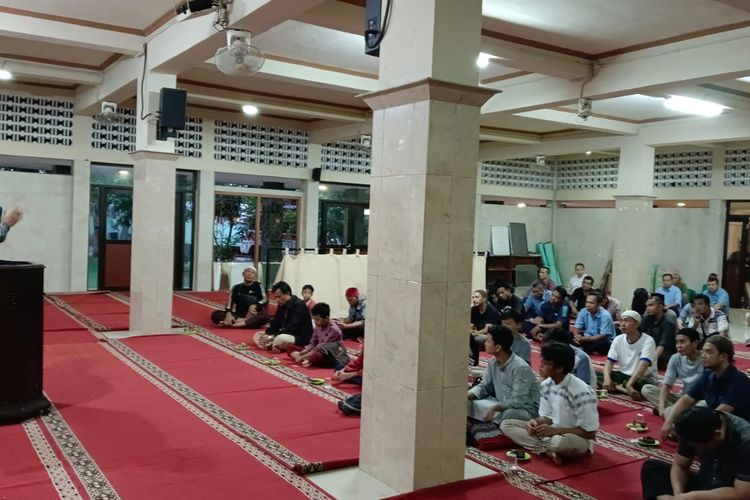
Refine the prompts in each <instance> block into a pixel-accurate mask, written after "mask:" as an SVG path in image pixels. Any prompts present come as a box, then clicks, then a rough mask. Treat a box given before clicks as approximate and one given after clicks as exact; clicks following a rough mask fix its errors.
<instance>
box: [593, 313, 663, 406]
mask: <svg viewBox="0 0 750 500" xmlns="http://www.w3.org/2000/svg"><path fill="white" fill-rule="evenodd" d="M640 324H641V315H640V314H638V313H637V312H635V311H633V310H627V311H625V312H623V313H622V320H621V321H620V328H622V331H623V334H622V335H618V336H617V337H615V340H614V341H613V342H612V346H611V347H610V348H609V353H607V362H606V363H605V364H604V373H603V374H602V387H603V388H604V389H607V390H609V391H615V390H617V391H618V392H624V393H626V394H627V395H628V396H630V397H631V398H633V399H635V400H636V401H640V400H641V399H643V398H642V396H641V388H642V387H643V386H644V385H646V384H652V385H655V384H656V344H655V343H654V339H652V338H651V337H649V336H648V335H646V334H645V333H641V331H640V330H639V329H638V327H639V326H640ZM615 364H617V367H618V370H614V365H615Z"/></svg>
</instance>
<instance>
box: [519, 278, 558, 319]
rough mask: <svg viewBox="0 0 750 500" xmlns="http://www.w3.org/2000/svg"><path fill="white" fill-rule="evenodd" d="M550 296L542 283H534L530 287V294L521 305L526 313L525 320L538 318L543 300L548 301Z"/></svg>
mask: <svg viewBox="0 0 750 500" xmlns="http://www.w3.org/2000/svg"><path fill="white" fill-rule="evenodd" d="M550 295H552V292H550V291H549V290H547V289H546V288H545V287H544V283H543V282H541V281H535V282H534V284H533V285H531V293H530V294H529V296H528V297H526V300H525V301H524V303H523V306H524V309H525V311H526V318H528V319H534V318H536V317H537V316H539V311H540V310H541V307H542V303H543V302H544V301H545V300H549V298H550Z"/></svg>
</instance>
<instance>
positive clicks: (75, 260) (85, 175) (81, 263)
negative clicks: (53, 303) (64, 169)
mask: <svg viewBox="0 0 750 500" xmlns="http://www.w3.org/2000/svg"><path fill="white" fill-rule="evenodd" d="M90 194H91V162H89V161H88V160H75V161H73V210H72V220H71V229H70V242H71V247H70V291H71V292H85V291H86V290H87V289H88V268H89V265H88V256H89V198H90Z"/></svg>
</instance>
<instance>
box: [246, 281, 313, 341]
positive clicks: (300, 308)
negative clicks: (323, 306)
mask: <svg viewBox="0 0 750 500" xmlns="http://www.w3.org/2000/svg"><path fill="white" fill-rule="evenodd" d="M271 296H272V297H273V299H275V300H276V303H277V304H278V308H277V309H276V316H274V317H273V319H272V320H271V324H270V325H268V328H267V329H266V331H265V333H264V332H258V333H256V334H255V337H254V340H255V344H256V345H257V346H258V347H260V348H263V349H272V350H273V351H274V352H281V351H284V350H286V347H287V345H289V344H293V345H296V346H299V347H304V346H306V345H307V344H309V343H310V338H311V337H312V333H313V327H312V317H311V316H310V311H309V310H308V309H307V306H306V305H305V303H304V302H303V301H302V299H300V298H299V297H297V296H296V295H292V289H291V288H290V287H289V284H288V283H286V282H285V281H279V282H278V283H274V284H273V286H272V287H271Z"/></svg>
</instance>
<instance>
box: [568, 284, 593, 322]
mask: <svg viewBox="0 0 750 500" xmlns="http://www.w3.org/2000/svg"><path fill="white" fill-rule="evenodd" d="M593 289H594V278H592V277H591V276H584V277H583V280H582V281H581V286H580V287H578V288H576V289H575V290H573V293H571V294H570V297H568V305H569V306H570V310H571V312H572V313H573V316H577V315H578V313H579V312H580V311H583V310H584V309H586V295H587V294H588V293H589V292H590V291H591V290H593Z"/></svg>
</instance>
